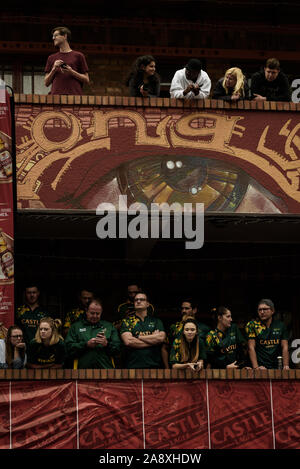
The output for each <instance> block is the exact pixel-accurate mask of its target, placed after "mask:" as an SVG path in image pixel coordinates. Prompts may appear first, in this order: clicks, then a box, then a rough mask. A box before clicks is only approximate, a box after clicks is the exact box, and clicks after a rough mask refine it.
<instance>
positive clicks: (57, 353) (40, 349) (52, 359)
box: [27, 339, 66, 366]
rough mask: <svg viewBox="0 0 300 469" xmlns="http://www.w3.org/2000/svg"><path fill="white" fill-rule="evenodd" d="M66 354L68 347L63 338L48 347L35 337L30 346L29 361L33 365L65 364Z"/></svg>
mask: <svg viewBox="0 0 300 469" xmlns="http://www.w3.org/2000/svg"><path fill="white" fill-rule="evenodd" d="M65 356H66V349H65V344H64V341H63V340H61V339H60V340H59V341H58V342H57V344H53V345H49V346H48V347H46V346H45V345H44V344H43V343H38V342H36V340H35V339H33V340H32V341H31V342H30V344H29V347H28V360H27V361H28V363H32V364H33V365H49V366H51V365H63V363H64V360H65Z"/></svg>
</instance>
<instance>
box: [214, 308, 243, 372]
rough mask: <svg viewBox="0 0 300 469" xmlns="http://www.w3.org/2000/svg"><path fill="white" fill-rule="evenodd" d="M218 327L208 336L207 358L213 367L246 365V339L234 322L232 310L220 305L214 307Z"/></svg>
mask: <svg viewBox="0 0 300 469" xmlns="http://www.w3.org/2000/svg"><path fill="white" fill-rule="evenodd" d="M213 313H214V314H215V319H216V322H217V327H216V329H215V330H213V331H210V332H209V333H208V334H207V336H206V349H207V359H208V363H209V366H210V367H211V368H217V369H221V368H240V367H241V365H242V363H241V361H243V364H244V365H245V363H244V362H245V351H244V347H246V339H245V338H244V337H243V336H242V334H241V332H240V330H239V328H238V326H237V325H236V324H233V323H232V316H231V311H230V310H229V309H228V308H226V307H224V306H220V307H219V308H217V309H213Z"/></svg>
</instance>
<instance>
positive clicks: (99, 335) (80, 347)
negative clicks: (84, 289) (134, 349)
mask: <svg viewBox="0 0 300 469" xmlns="http://www.w3.org/2000/svg"><path fill="white" fill-rule="evenodd" d="M102 310H103V309H102V302H101V300H99V299H95V298H94V299H93V300H92V301H91V303H90V304H89V306H88V309H87V312H86V314H85V316H84V317H83V318H82V319H79V320H78V321H76V322H74V323H73V324H72V325H71V327H70V329H69V332H68V335H67V337H66V340H65V344H66V349H67V355H68V356H69V358H71V359H73V360H74V368H114V360H113V357H114V355H116V354H118V353H119V351H120V348H121V341H120V339H119V335H118V331H117V329H116V328H115V327H114V326H113V325H112V323H110V322H108V321H104V320H103V319H101V315H102Z"/></svg>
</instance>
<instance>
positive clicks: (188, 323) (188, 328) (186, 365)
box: [170, 317, 206, 371]
mask: <svg viewBox="0 0 300 469" xmlns="http://www.w3.org/2000/svg"><path fill="white" fill-rule="evenodd" d="M205 359H206V353H205V347H204V342H203V340H202V339H200V337H199V330H198V324H197V321H195V318H193V317H186V318H185V320H184V321H183V327H182V333H181V336H180V337H178V338H176V339H175V340H174V342H173V346H172V349H171V352H170V364H171V365H172V368H178V369H190V370H193V371H200V370H201V369H202V368H203V367H204V360H205Z"/></svg>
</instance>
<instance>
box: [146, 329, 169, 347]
mask: <svg viewBox="0 0 300 469" xmlns="http://www.w3.org/2000/svg"><path fill="white" fill-rule="evenodd" d="M139 339H140V340H142V341H143V342H145V343H146V344H148V346H151V345H158V344H162V343H163V342H164V341H165V340H166V333H165V332H164V331H159V330H156V331H154V332H153V333H152V334H149V335H139Z"/></svg>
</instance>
